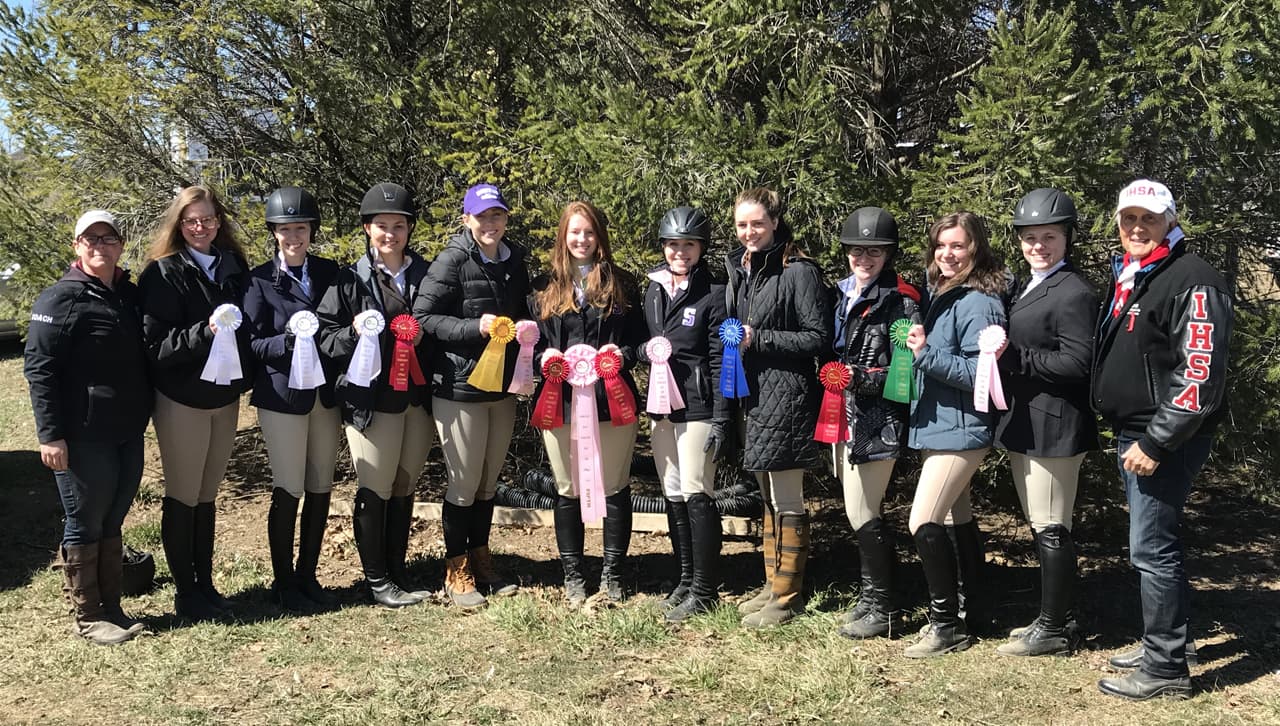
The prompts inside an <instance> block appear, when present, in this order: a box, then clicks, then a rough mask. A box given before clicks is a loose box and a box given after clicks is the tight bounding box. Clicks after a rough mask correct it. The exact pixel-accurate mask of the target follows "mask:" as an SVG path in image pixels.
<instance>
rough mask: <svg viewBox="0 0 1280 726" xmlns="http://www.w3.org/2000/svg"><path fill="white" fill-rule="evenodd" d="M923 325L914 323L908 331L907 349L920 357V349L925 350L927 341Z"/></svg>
mask: <svg viewBox="0 0 1280 726" xmlns="http://www.w3.org/2000/svg"><path fill="white" fill-rule="evenodd" d="M926 342H927V341H926V339H925V335H924V326H923V325H912V326H911V330H909V331H907V349H908V350H910V351H911V353H912V355H914V356H915V357H917V358H919V357H920V351H922V350H924V346H925V343H926Z"/></svg>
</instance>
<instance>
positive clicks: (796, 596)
mask: <svg viewBox="0 0 1280 726" xmlns="http://www.w3.org/2000/svg"><path fill="white" fill-rule="evenodd" d="M777 547H778V560H777V561H778V569H777V571H775V572H774V574H773V586H772V588H771V590H770V595H769V599H768V600H767V601H766V602H765V604H764V607H762V608H760V610H759V611H757V612H754V613H752V614H750V615H748V616H747V617H745V618H743V619H742V626H743V627H744V628H765V627H771V626H774V625H781V624H782V623H785V622H787V621H788V620H790V619H792V618H794V617H795V616H796V615H799V614H800V613H801V612H802V611H803V610H804V568H805V564H806V563H807V562H808V560H809V515H808V514H780V515H778V540H777Z"/></svg>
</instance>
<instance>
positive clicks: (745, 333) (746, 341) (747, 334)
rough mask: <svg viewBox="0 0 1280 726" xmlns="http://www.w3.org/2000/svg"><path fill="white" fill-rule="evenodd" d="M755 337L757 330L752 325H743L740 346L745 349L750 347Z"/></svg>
mask: <svg viewBox="0 0 1280 726" xmlns="http://www.w3.org/2000/svg"><path fill="white" fill-rule="evenodd" d="M754 338H755V331H754V330H752V329H751V326H750V325H744V326H742V345H740V346H739V347H740V348H742V349H743V350H746V349H747V348H750V347H751V341H752V339H754Z"/></svg>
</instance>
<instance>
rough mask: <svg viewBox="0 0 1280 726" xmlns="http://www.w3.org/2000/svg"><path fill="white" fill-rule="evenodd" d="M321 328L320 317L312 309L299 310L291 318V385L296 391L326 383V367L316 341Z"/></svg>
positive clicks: (307, 389)
mask: <svg viewBox="0 0 1280 726" xmlns="http://www.w3.org/2000/svg"><path fill="white" fill-rule="evenodd" d="M319 329H320V319H319V318H317V317H316V314H315V313H313V312H311V311H310V310H299V311H298V312H296V313H294V314H293V316H292V317H290V318H289V332H290V333H293V358H292V359H291V360H290V361H289V387H290V388H292V389H294V390H295V391H310V390H312V389H315V388H319V387H320V386H323V385H324V367H323V366H321V365H320V353H319V352H318V351H317V350H316V341H315V335H316V331H317V330H319Z"/></svg>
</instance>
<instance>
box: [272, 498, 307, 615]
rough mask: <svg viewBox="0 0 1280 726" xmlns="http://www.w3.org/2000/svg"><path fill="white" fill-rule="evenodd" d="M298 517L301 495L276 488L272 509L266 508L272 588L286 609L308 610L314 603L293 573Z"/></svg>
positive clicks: (294, 610)
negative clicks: (273, 578) (299, 587)
mask: <svg viewBox="0 0 1280 726" xmlns="http://www.w3.org/2000/svg"><path fill="white" fill-rule="evenodd" d="M297 518H298V498H297V497H295V496H293V495H292V494H290V493H289V492H287V491H285V490H284V489H281V488H280V487H274V488H273V489H272V490H271V509H269V510H267V545H268V547H269V548H270V550H271V574H272V575H274V576H275V582H273V583H272V584H271V590H272V592H274V593H275V596H276V600H278V601H279V602H280V605H281V607H283V608H284V609H285V610H289V611H291V612H306V611H308V610H310V609H311V606H312V603H311V600H309V599H308V598H307V597H306V596H305V595H303V594H302V591H301V590H299V589H298V581H297V577H296V576H295V575H294V572H293V532H294V523H295V521H296V520H297Z"/></svg>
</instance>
